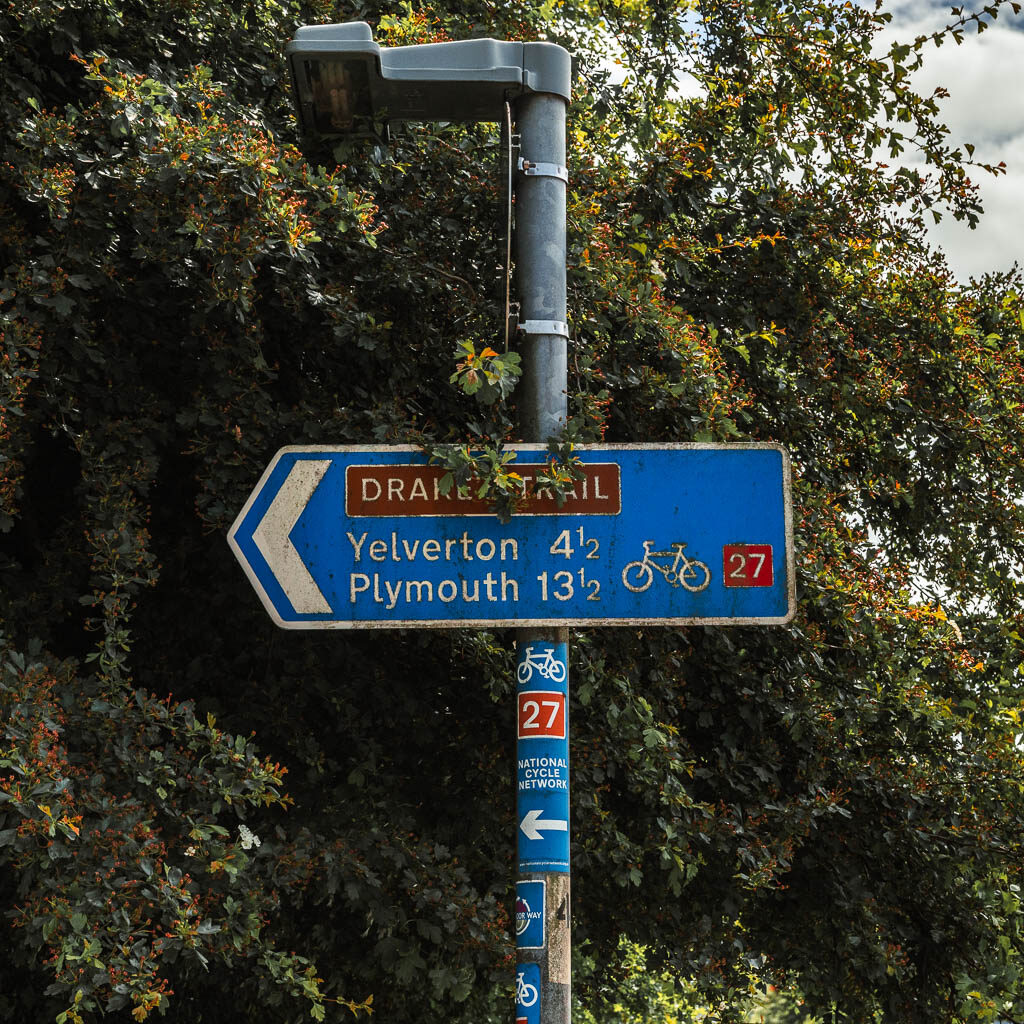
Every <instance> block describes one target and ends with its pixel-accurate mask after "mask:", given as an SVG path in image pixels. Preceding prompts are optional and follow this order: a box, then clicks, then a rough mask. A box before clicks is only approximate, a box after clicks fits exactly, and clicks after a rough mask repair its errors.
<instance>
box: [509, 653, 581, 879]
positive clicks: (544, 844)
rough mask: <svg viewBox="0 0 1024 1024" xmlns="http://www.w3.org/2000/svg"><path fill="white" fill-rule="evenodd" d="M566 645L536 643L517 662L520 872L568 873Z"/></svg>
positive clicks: (517, 789) (567, 687)
mask: <svg viewBox="0 0 1024 1024" xmlns="http://www.w3.org/2000/svg"><path fill="white" fill-rule="evenodd" d="M567 662H568V648H567V645H566V644H564V643H562V644H551V643H544V642H542V641H535V642H534V643H532V644H525V645H522V646H520V648H519V663H518V665H517V666H516V680H517V682H518V687H517V696H516V700H517V705H518V713H517V718H518V725H517V733H516V738H517V743H516V820H517V821H518V823H519V829H518V840H519V873H520V874H530V873H532V872H549V871H555V872H568V871H569V680H568V676H569V672H568V669H567V668H566V665H567Z"/></svg>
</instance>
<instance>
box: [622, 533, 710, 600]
mask: <svg viewBox="0 0 1024 1024" xmlns="http://www.w3.org/2000/svg"><path fill="white" fill-rule="evenodd" d="M643 545H644V557H643V558H641V559H637V560H636V561H635V562H627V563H626V565H625V566H624V567H623V570H622V582H623V584H624V585H625V587H626V589H627V590H632V591H633V593H634V594H642V593H643V592H644V591H645V590H646V589H647V588H648V587H649V586H650V585H651V584H652V583H653V582H654V573H655V570H657V571H658V572H659V573H661V575H662V576H664V577H665V582H666V583H668V584H669V586H672V587H682V588H683V589H684V590H689V591H690V592H691V593H693V594H699V593H700V592H701V591H702V590H704V589H705V588H706V587H707V585H708V584H709V583H710V582H711V570H710V569H709V568H708V567H707V566H706V565H705V564H704V563H703V562H701V561H700V560H699V559H696V558H687V557H686V555H684V554H683V551H684V549H685V548H686V545H685V544H684V543H683V542H682V541H673V542H672V545H671V550H670V551H652V550H651V548H652V547H653V546H654V541H653V540H645V541H644V542H643ZM656 559H668V560H669V561H667V562H665V563H663V562H659V561H656Z"/></svg>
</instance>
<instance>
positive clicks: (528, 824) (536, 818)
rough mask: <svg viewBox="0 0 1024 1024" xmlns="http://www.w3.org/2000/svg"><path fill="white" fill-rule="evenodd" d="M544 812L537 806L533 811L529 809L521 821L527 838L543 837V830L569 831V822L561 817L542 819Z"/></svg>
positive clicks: (520, 825)
mask: <svg viewBox="0 0 1024 1024" xmlns="http://www.w3.org/2000/svg"><path fill="white" fill-rule="evenodd" d="M543 813H544V812H543V811H542V810H539V809H537V808H535V809H534V810H532V811H527V812H526V816H525V817H524V818H523V820H522V821H521V822H520V823H519V827H520V828H521V829H522V830H523V834H524V835H525V836H526V838H527V839H543V838H544V837H543V836H542V835H541V832H568V831H569V822H567V821H563V820H562V819H560V818H544V819H543V820H542V819H541V815H542V814H543Z"/></svg>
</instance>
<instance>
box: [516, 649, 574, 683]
mask: <svg viewBox="0 0 1024 1024" xmlns="http://www.w3.org/2000/svg"><path fill="white" fill-rule="evenodd" d="M534 669H536V670H537V671H538V672H539V673H540V674H541V675H542V676H543V677H544V678H545V679H550V680H551V682H553V683H560V682H562V680H563V679H565V662H563V661H560V660H559V659H558V658H556V657H555V649H554V648H553V647H551V648H548V650H546V651H545V652H544V653H543V654H534V653H533V645H532V644H529V645H528V646H527V648H526V656H525V657H524V658H523V660H522V661H521V662H519V665H518V666H517V667H516V679H518V680H519V682H520V683H522V684H523V685H525V684H526V683H528V682H529V681H530V680H531V679H532V678H533V670H534Z"/></svg>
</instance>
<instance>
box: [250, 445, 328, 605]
mask: <svg viewBox="0 0 1024 1024" xmlns="http://www.w3.org/2000/svg"><path fill="white" fill-rule="evenodd" d="M330 464H331V461H330V459H298V460H296V462H295V464H294V465H293V466H292V468H291V471H290V472H289V473H288V476H287V477H286V479H285V481H284V483H283V484H281V489H280V490H279V491H278V492H277V494H276V495H275V496H274V500H273V501H272V502H271V503H270V508H268V509H267V511H266V513H265V514H264V516H263V518H262V519H261V520H260V525H259V526H257V527H256V529H255V530H253V534H252V539H253V542H254V543H255V545H256V547H257V548H259V551H260V554H261V555H262V556H263V557H264V558H265V559H266V560H267V565H268V566H269V567H270V571H271V572H272V573H273V574H274V576H275V577H276V578H277V582H278V583H279V584H280V585H281V589H282V590H283V591H284V593H285V596H286V597H287V598H288V600H289V601H291V603H292V607H293V608H294V609H295V613H296V615H316V614H319V615H322V614H325V613H327V612H330V611H331V610H332V609H331V606H330V605H329V604H328V603H327V598H325V597H324V595H323V594H322V593H321V591H320V588H319V587H318V586H317V585H316V580H314V579H313V577H312V576H311V575H310V574H309V570H308V569H307V568H306V563H305V562H303V561H302V558H301V556H300V555H299V553H298V551H296V549H295V545H294V544H292V542H291V540H290V539H289V537H288V534H290V533H291V532H292V527H294V526H295V524H296V523H297V522H298V520H299V516H301V515H302V513H303V512H304V511H305V509H306V506H307V505H308V504H309V499H310V498H312V497H313V492H314V491H315V490H316V489H317V486H318V485H319V483H320V481H321V480H322V479H323V476H324V473H326V472H327V469H328V467H329V466H330Z"/></svg>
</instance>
